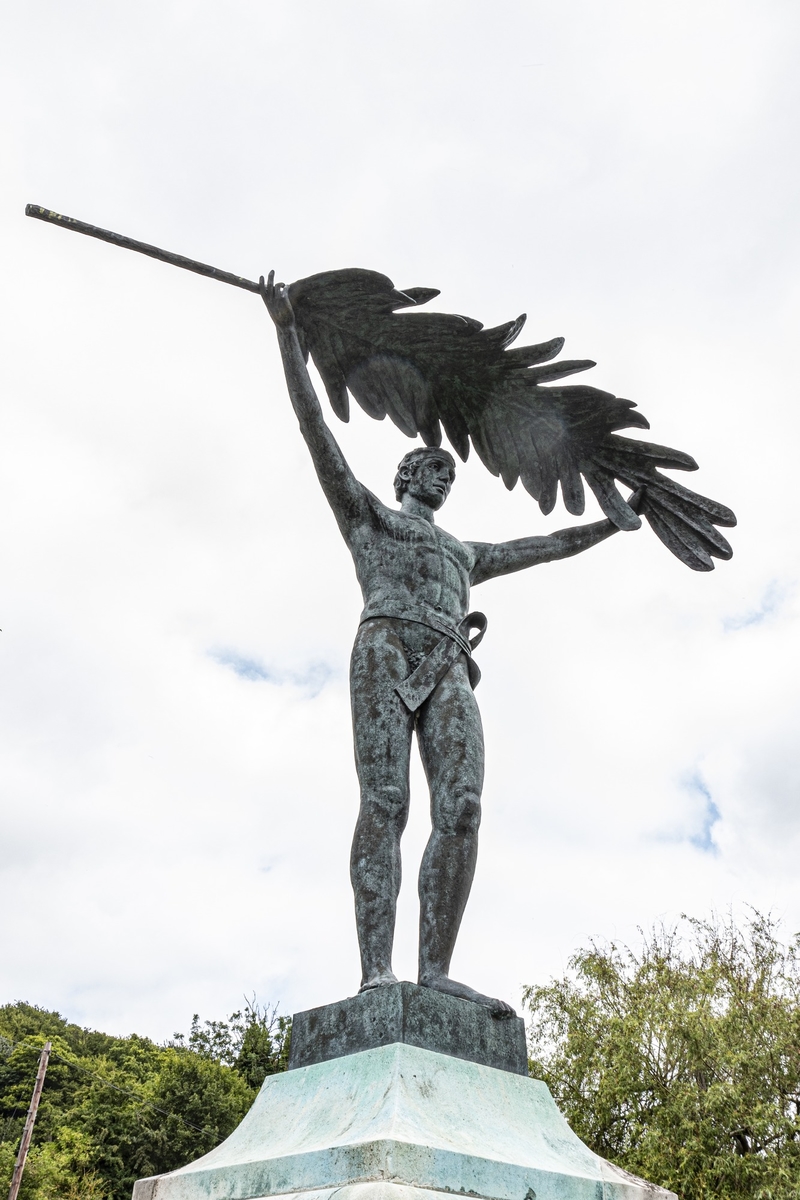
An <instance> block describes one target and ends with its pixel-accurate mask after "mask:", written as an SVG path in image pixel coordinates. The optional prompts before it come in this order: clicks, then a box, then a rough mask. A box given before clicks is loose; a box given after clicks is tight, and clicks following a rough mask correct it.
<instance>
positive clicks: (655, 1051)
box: [524, 912, 800, 1200]
mask: <svg viewBox="0 0 800 1200" xmlns="http://www.w3.org/2000/svg"><path fill="white" fill-rule="evenodd" d="M524 998H525V1003H526V1005H527V1007H528V1009H529V1012H530V1016H531V1027H530V1051H531V1070H532V1072H533V1074H534V1075H536V1076H538V1077H539V1078H541V1079H544V1080H545V1082H546V1083H547V1084H548V1086H549V1087H550V1090H551V1092H552V1093H553V1096H554V1098H555V1100H556V1102H557V1103H558V1105H559V1106H560V1107H561V1109H562V1111H563V1112H564V1114H565V1116H566V1118H567V1120H568V1121H569V1122H570V1124H571V1125H572V1127H573V1129H574V1130H575V1131H576V1133H577V1134H578V1135H579V1136H580V1137H581V1138H582V1139H583V1140H584V1141H585V1142H587V1143H588V1144H589V1145H590V1146H591V1147H592V1148H593V1149H594V1150H595V1151H596V1152H597V1153H598V1154H601V1155H603V1156H604V1157H605V1158H609V1159H611V1160H612V1161H613V1162H616V1163H618V1164H619V1165H620V1166H622V1167H624V1168H625V1169H626V1170H629V1171H632V1172H634V1173H635V1174H637V1175H641V1176H644V1177H645V1178H646V1179H649V1180H651V1181H652V1182H654V1183H658V1184H661V1185H662V1186H664V1187H668V1188H670V1189H672V1190H673V1191H675V1192H677V1193H678V1195H679V1196H681V1197H682V1200H706V1198H711V1197H714V1198H715V1200H738V1198H740V1197H741V1198H742V1200H744V1198H748V1200H749V1198H752V1200H797V1198H798V1197H800V943H798V940H797V939H795V940H794V941H793V943H792V944H791V945H790V946H788V947H787V946H784V945H782V944H781V943H780V942H779V941H778V939H777V937H776V930H775V925H774V923H773V922H772V920H771V919H770V918H769V917H764V916H762V915H761V914H759V913H757V912H752V914H751V917H750V919H749V920H748V921H747V922H746V923H745V926H744V928H743V929H738V928H737V927H736V925H735V924H734V922H733V920H732V919H731V918H728V919H719V918H714V919H713V920H711V921H699V920H689V919H687V918H684V925H683V936H681V934H680V933H679V931H678V930H677V929H672V930H670V929H664V928H657V929H655V930H654V931H653V932H652V933H650V934H649V935H648V936H646V937H645V938H644V943H643V946H642V949H641V951H639V952H634V951H633V950H631V949H629V948H627V947H621V946H617V945H615V944H613V943H612V944H609V945H605V946H601V945H596V944H592V945H590V947H589V948H588V949H584V950H581V951H579V952H578V953H577V954H576V955H575V956H574V957H573V959H572V960H571V962H570V964H569V972H568V974H567V975H566V976H565V977H564V978H563V979H560V980H554V981H552V982H551V983H549V984H547V985H546V986H543V987H529V988H527V989H526V990H525V997H524Z"/></svg>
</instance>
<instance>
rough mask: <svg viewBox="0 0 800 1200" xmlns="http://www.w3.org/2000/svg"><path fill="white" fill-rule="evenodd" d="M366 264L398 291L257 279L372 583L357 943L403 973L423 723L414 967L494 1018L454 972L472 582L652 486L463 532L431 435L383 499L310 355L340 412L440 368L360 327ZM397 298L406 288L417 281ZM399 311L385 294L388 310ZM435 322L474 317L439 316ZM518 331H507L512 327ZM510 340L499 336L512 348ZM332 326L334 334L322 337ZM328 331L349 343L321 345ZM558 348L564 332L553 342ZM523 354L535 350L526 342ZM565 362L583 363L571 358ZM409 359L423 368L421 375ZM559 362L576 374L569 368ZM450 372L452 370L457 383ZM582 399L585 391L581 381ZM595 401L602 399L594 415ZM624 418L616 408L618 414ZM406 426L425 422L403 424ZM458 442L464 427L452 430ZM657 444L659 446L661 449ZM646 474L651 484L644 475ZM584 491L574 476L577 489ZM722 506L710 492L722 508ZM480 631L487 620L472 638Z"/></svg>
mask: <svg viewBox="0 0 800 1200" xmlns="http://www.w3.org/2000/svg"><path fill="white" fill-rule="evenodd" d="M367 276H371V277H372V278H370V279H367V280H366V282H367V285H368V286H371V287H372V288H373V294H374V293H375V292H376V291H378V294H379V295H380V291H379V289H381V288H383V292H384V293H386V292H387V291H389V295H388V297H386V299H387V300H388V303H389V304H396V302H397V301H398V299H400V298H401V297H400V295H399V294H398V293H396V292H393V290H390V289H391V288H392V285H391V283H390V282H389V281H388V280H385V277H383V276H375V275H374V273H372V272H344V271H342V272H336V273H330V274H329V275H328V276H315V277H312V279H311V280H304V281H301V282H300V283H299V284H294V285H292V287H291V288H290V289H287V288H286V287H284V285H283V284H277V285H276V284H275V283H274V282H273V273H270V276H269V281H268V282H267V283H266V284H265V283H264V281H263V279H262V281H261V283H262V296H263V299H264V303H265V304H266V306H267V309H268V311H269V313H270V316H271V317H272V319H273V321H274V322H275V325H276V327H277V331H278V342H279V345H280V349H281V355H282V357H283V364H284V369H285V372H286V381H287V384H288V388H289V395H290V397H291V401H292V405H293V407H294V411H295V413H296V415H297V419H298V421H299V423H300V429H301V432H302V434H303V437H304V438H305V440H306V443H307V445H308V448H309V450H310V452H311V457H312V460H313V463H314V467H315V469H316V472H317V476H318V478H319V481H320V484H321V486H322V489H323V491H324V493H325V496H326V497H327V500H328V503H329V504H330V506H331V508H332V509H333V512H334V514H335V516H336V520H337V523H338V525H339V529H340V531H341V533H342V536H343V538H344V540H345V542H346V543H347V546H348V548H349V550H350V553H351V554H352V556H353V561H354V563H355V569H356V575H357V576H358V581H359V583H360V585H361V590H362V593H363V597H364V609H363V612H362V614H361V620H360V623H359V628H358V633H357V635H356V640H355V645H354V647H353V654H352V659H351V667H350V696H351V703H352V712H353V738H354V743H355V757H356V768H357V771H358V778H359V784H360V791H361V808H360V812H359V817H358V822H357V825H356V831H355V837H354V839H353V848H352V854H351V859H350V874H351V879H352V884H353V890H354V893H355V907H356V924H357V928H358V940H359V946H360V950H361V968H362V978H361V991H366V990H368V989H370V988H376V987H381V986H382V985H385V984H390V983H395V982H396V978H395V975H394V974H393V972H392V943H393V939H394V928H395V915H396V907H397V896H398V892H399V889H400V877H401V865H400V839H401V836H402V833H403V830H404V828H405V825H406V822H407V819H408V809H409V782H408V774H409V756H410V750H411V738H412V734H413V733H414V732H416V734H417V741H418V745H419V750H420V756H421V758H422V763H423V766H424V768H425V773H426V776H427V779H428V785H429V787H430V796H431V822H432V831H431V836H430V840H429V842H428V845H427V847H426V849H425V853H424V856H423V859H422V866H421V869H420V876H419V898H420V928H419V980H418V981H419V983H420V984H421V985H423V986H424V987H430V988H435V989H437V990H439V991H443V992H448V993H450V994H451V995H455V996H461V997H463V998H464V999H467V1000H472V1001H475V1002H477V1003H479V1004H483V1005H487V1006H488V1007H490V1008H491V1010H492V1011H493V1013H494V1014H495V1015H496V1016H498V1017H501V1016H508V1015H511V1013H512V1011H513V1010H512V1009H511V1008H510V1007H509V1005H507V1004H505V1003H504V1002H503V1001H500V1000H496V999H493V998H492V997H489V996H485V995H483V994H482V993H480V992H477V991H475V990H474V988H472V987H469V986H468V985H466V984H463V983H457V982H456V981H455V980H453V979H451V978H450V975H449V971H450V960H451V957H452V954H453V949H454V947H455V941H456V936H457V934H458V930H459V926H460V924H461V918H462V916H463V913H464V908H465V905H466V902H467V898H468V896H469V892H470V888H471V886H472V879H473V875H474V872H475V862H476V857H477V850H478V826H479V824H480V813H481V790H482V786H483V769H484V751H483V733H482V729H481V720H480V714H479V712H478V706H477V704H476V702H475V697H474V695H473V689H474V686H475V684H476V683H477V680H478V678H479V673H478V671H477V668H476V666H475V663H474V661H473V659H472V656H471V652H472V649H474V647H475V645H476V644H477V642H478V641H479V640H480V637H481V636H482V635H483V630H484V628H485V624H486V622H485V618H484V617H483V616H482V614H479V613H473V614H470V613H468V607H469V597H470V587H471V586H474V585H476V584H479V583H483V582H485V581H486V580H488V579H493V578H494V577H495V576H498V575H505V574H508V573H509V572H512V571H519V570H522V569H523V568H525V567H531V566H535V565H536V564H537V563H541V562H551V561H553V560H554V559H558V558H566V557H568V556H570V555H573V554H578V553H579V552H580V551H582V550H586V549H588V548H589V547H590V546H594V545H596V544H597V543H598V542H601V541H603V540H604V539H605V538H607V537H610V536H611V534H613V533H616V532H617V530H618V526H620V525H621V526H622V527H623V528H628V529H630V528H634V527H636V526H638V525H639V524H640V523H641V522H640V520H639V517H638V515H637V510H638V509H639V508H640V507H644V506H645V504H646V503H647V501H646V499H645V497H646V492H645V491H644V488H643V487H641V483H642V481H641V480H640V479H638V478H634V482H635V483H637V484H639V485H640V486H639V490H638V492H637V493H636V495H635V496H634V497H632V499H631V501H629V502H628V503H627V504H626V503H625V502H624V501H622V498H621V497H618V498H617V500H616V501H611V500H609V499H608V495H609V489H608V488H607V487H604V489H603V490H604V495H605V496H606V499H607V504H608V507H609V508H611V510H612V512H613V513H614V515H615V516H616V517H617V522H618V523H617V524H615V523H614V522H613V521H612V520H610V519H606V520H603V521H597V522H594V523H592V524H590V525H583V526H578V527H576V528H573V529H565V530H562V531H560V532H558V533H554V534H550V535H548V536H544V537H529V538H520V539H518V540H516V541H513V542H503V543H499V544H490V543H482V542H460V541H458V540H457V539H456V538H454V537H453V536H452V535H451V534H449V533H446V532H444V531H443V530H441V529H440V528H439V527H438V526H437V525H436V523H435V518H434V514H435V513H436V512H437V511H438V510H439V509H440V508H441V507H442V505H443V504H444V502H445V500H446V499H447V496H448V494H449V492H450V488H451V487H452V484H453V480H454V478H455V461H454V459H453V458H452V456H451V455H450V454H449V453H447V451H445V450H442V449H440V448H438V447H437V446H436V445H433V446H429V447H423V448H417V449H415V450H412V451H410V453H408V454H407V455H406V456H405V457H404V458H403V460H402V462H401V463H400V465H399V467H398V470H397V476H396V478H395V481H394V483H395V495H396V498H397V500H399V501H400V510H399V511H397V510H395V509H391V508H388V507H387V506H386V505H385V504H383V503H382V502H381V501H380V500H379V499H378V498H377V497H376V496H374V495H373V494H372V493H371V492H370V491H368V490H367V488H365V487H364V485H363V484H361V483H359V481H358V480H357V479H356V478H355V477H354V475H353V473H352V471H351V470H350V467H349V466H348V464H347V462H346V460H345V458H344V456H343V454H342V451H341V449H340V448H339V445H338V443H337V442H336V439H335V438H334V437H333V434H332V433H331V431H330V429H329V428H328V426H327V425H326V423H325V421H324V418H323V415H322V410H321V408H320V404H319V400H318V399H317V396H316V394H315V392H314V389H313V386H312V384H311V380H310V378H309V375H308V371H307V369H306V363H305V357H306V355H307V353H308V350H309V348H310V351H311V353H312V354H313V355H314V357H315V360H316V361H317V363H318V365H320V367H321V369H322V366H323V364H324V367H325V368H326V370H323V378H324V379H325V382H326V384H328V390H329V393H331V392H333V394H332V396H331V398H332V400H334V402H335V403H336V404H337V406H338V409H339V412H340V415H342V416H346V415H347V411H346V407H345V406H346V403H347V389H349V390H351V391H353V392H354V393H355V395H356V397H357V399H359V401H360V402H361V403H362V404H363V405H364V406H365V407H367V409H368V411H370V409H372V408H374V407H376V406H378V405H379V404H381V402H382V401H383V403H384V404H386V397H387V395H388V396H390V397H391V399H392V401H393V407H394V410H395V412H393V414H392V415H395V413H396V412H397V410H398V409H399V407H400V405H401V404H402V403H403V402H404V401H405V403H406V405H407V406H408V407H411V406H412V405H413V403H414V398H415V397H414V391H413V389H414V388H416V392H417V397H418V396H419V394H420V392H422V391H423V389H424V388H425V387H426V386H428V379H429V376H428V378H426V375H425V374H424V373H423V372H422V371H420V370H419V368H418V367H414V366H413V365H412V364H411V361H410V360H411V357H412V356H411V353H407V354H406V355H404V356H403V357H402V358H400V357H399V356H397V361H396V362H393V361H392V359H391V358H390V357H389V355H388V354H387V353H386V352H385V351H386V342H387V340H388V339H386V338H385V337H384V338H383V339H382V341H380V340H379V338H380V334H379V333H378V332H377V331H376V330H375V329H374V328H373V329H371V330H370V331H369V334H368V336H366V337H365V336H363V335H364V324H365V322H364V310H365V309H367V311H368V308H367V304H365V303H364V300H365V297H364V288H363V284H364V281H365V277H367ZM375 281H377V288H376V286H375ZM382 281H385V284H387V285H388V289H387V288H386V287H385V286H384V284H383V283H382ZM353 285H355V286H353ZM348 287H349V288H350V293H351V299H352V294H353V292H354V291H355V292H356V293H357V295H356V302H355V303H356V305H357V306H358V307H357V308H356V312H355V313H352V312H351V314H348V313H347V311H346V309H347V305H346V303H343V298H342V294H341V293H342V292H343V291H344V290H345V289H346V288H348ZM359 292H360V294H358V293H359ZM337 293H338V294H337ZM320 294H321V296H322V297H323V298H324V299H323V302H322V303H320V300H319V296H320ZM429 294H430V293H427V294H426V295H425V298H427V295H429ZM295 295H297V297H298V299H297V301H295V303H296V306H297V307H298V309H299V310H300V312H301V314H302V315H303V317H305V323H304V325H301V326H300V329H299V330H298V324H297V322H296V318H295V312H294V308H293V301H294V297H295ZM402 299H404V300H406V301H407V302H408V293H405V294H403V295H402ZM332 307H333V312H331V311H330V310H331V308H332ZM343 310H344V311H343ZM390 311H391V309H389V308H388V307H386V306H384V314H381V315H382V316H383V320H384V323H385V321H386V313H387V312H390ZM348 315H350V322H349V323H348V321H347V316H348ZM326 317H327V318H328V319H327V320H326ZM359 317H360V318H361V320H360V321H359V320H358V318H359ZM432 320H433V321H435V322H436V321H439V322H440V321H442V320H445V321H448V320H449V321H452V320H456V321H462V320H463V319H462V318H448V317H441V316H438V315H436V316H434V317H433V318H432ZM464 324H465V325H466V327H467V330H468V331H470V332H473V333H477V332H478V331H479V330H480V326H477V323H476V322H475V323H472V328H471V329H470V326H469V325H467V323H466V321H464ZM476 326H477V328H475V327H476ZM320 330H321V335H320ZM459 332H460V331H459ZM410 333H413V335H414V336H419V331H418V330H416V329H413V327H412V329H411V330H408V329H407V330H397V335H398V337H402V336H405V337H406V338H407V339H408V338H409V334H410ZM507 333H508V330H504V331H503V338H505V337H507ZM422 337H423V338H424V333H423V335H422ZM301 338H302V339H303V343H304V344H303V345H301V340H300V339H301ZM503 338H500V337H496V338H495V339H494V340H495V342H497V343H500V346H501V347H502V345H503V344H504V342H503ZM324 339H327V341H328V345H327V346H324V348H323V349H322V350H320V345H321V343H323V341H324ZM348 339H350V343H351V344H352V345H354V346H355V354H356V357H357V361H356V363H355V364H353V363H348V361H347V354H348ZM441 341H442V339H441V338H440V339H439V340H438V341H437V340H436V338H435V331H434V337H433V338H431V341H430V345H431V354H432V355H433V356H443V354H444V348H443V347H442V344H441ZM337 342H338V346H337ZM376 342H377V343H378V346H379V347H380V352H378V353H376V352H375V344H376ZM331 344H332V345H333V346H335V347H336V348H337V349H338V350H339V354H338V356H335V355H334V354H333V353H331V354H328V355H327V357H326V351H327V350H328V349H329V346H330V345H331ZM424 344H425V342H424V341H423V345H424ZM406 345H408V341H407V342H406ZM552 348H553V344H552V343H551V344H550V349H551V350H552ZM395 349H396V347H395ZM558 349H560V345H559V346H557V347H556V352H557V350H558ZM304 351H305V353H304ZM523 353H524V354H525V356H526V358H530V351H528V352H523ZM320 360H321V361H320ZM587 365H593V364H585V363H581V364H579V366H580V367H581V368H582V367H584V366H587ZM566 366H567V367H571V368H572V369H576V364H574V363H572V364H566ZM471 369H472V379H473V380H474V377H475V375H476V374H477V373H478V372H477V370H476V365H475V363H474V357H473V363H472V365H471ZM414 371H416V374H412V372H414ZM562 372H563V373H566V371H563V368H562ZM337 376H338V378H337ZM452 378H453V377H452V375H449V376H448V377H447V381H448V383H449V385H450V386H452ZM330 379H332V380H333V386H331V384H329V380H330ZM409 379H410V381H411V387H409V386H408V380H409ZM337 384H338V385H339V386H337ZM587 390H588V391H593V389H587ZM565 391H566V389H565ZM431 393H432V389H430V388H429V399H428V403H427V409H426V412H427V414H428V416H427V420H428V427H427V429H426V431H425V432H426V433H427V434H428V440H430V441H433V442H436V441H438V440H440V436H441V435H439V436H438V438H437V435H436V431H435V430H434V431H432V422H433V421H434V420H435V412H436V410H434V409H433V405H432V403H431V400H432V395H431ZM601 395H603V396H604V395H605V394H604V393H601ZM409 398H410V400H409ZM580 400H581V402H582V403H584V404H585V400H586V398H585V397H584V396H583V395H581V397H580ZM609 400H610V401H612V402H613V404H614V405H615V406H616V407H617V408H618V409H621V410H622V412H625V411H626V409H628V408H630V404H629V402H627V401H618V400H616V399H615V398H614V397H609ZM386 407H387V408H388V404H387V405H386ZM596 410H597V405H596V404H595V413H594V415H595V419H596V418H597V412H596ZM373 415H379V414H376V413H374V412H373ZM401 415H403V416H405V415H406V414H405V413H402V412H401ZM614 419H615V420H618V419H619V417H618V415H617V414H615V417H614ZM398 423H400V422H399V421H398ZM401 427H402V426H401ZM406 432H416V430H410V429H408V428H407V429H406ZM470 432H472V431H470ZM473 439H474V433H473ZM451 440H455V439H453V438H452V436H451ZM620 440H621V439H620ZM632 445H634V446H637V447H641V446H645V452H647V451H652V449H653V448H651V447H647V446H646V445H645V444H644V443H632ZM465 449H468V445H467V446H466V447H465ZM513 449H514V448H513V447H512V450H513ZM658 451H659V452H658V456H657V457H658V459H659V460H660V461H663V460H664V458H665V457H669V458H670V461H671V465H675V460H676V459H677V458H678V456H677V454H676V453H675V452H673V451H661V450H660V448H658ZM650 457H656V456H655V455H653V454H652V453H651V455H650ZM680 465H684V466H685V465H687V463H686V457H685V456H680ZM632 470H635V467H634V468H632ZM600 472H601V468H600V467H599V466H598V467H596V468H595V474H594V478H598V477H599V476H600ZM631 478H633V476H632V475H631ZM647 478H648V482H650V476H649V475H648V477H647ZM579 482H580V477H579V476H578V483H579ZM667 482H669V481H667ZM563 487H564V484H563V479H562V488H563ZM574 490H575V489H574V485H573V495H574ZM553 491H554V487H553ZM615 496H616V493H615ZM553 499H554V496H553ZM581 500H582V497H581ZM708 503H711V502H708ZM550 507H552V504H550ZM581 507H582V503H581ZM718 507H719V506H714V508H715V512H714V515H715V516H717V517H719V515H720V514H719V511H717V510H718ZM725 515H727V514H725ZM712 530H713V527H712ZM723 543H724V539H722V538H721V536H720V535H719V534H717V531H716V530H713V536H712V537H711V538H709V539H708V540H707V543H706V546H707V548H708V550H709V552H711V553H717V554H720V555H725V556H727V554H729V552H730V551H729V548H728V547H727V543H724V545H723ZM705 548H706V547H703V549H705ZM692 554H693V555H696V554H698V548H696V547H694V546H693V547H692ZM706 557H708V556H707V555H706ZM709 561H710V560H709ZM691 565H694V563H692V564H691ZM703 565H705V563H704V564H703ZM471 629H477V630H478V631H479V632H478V635H477V637H475V638H473V639H472V640H470V638H469V632H470V630H471Z"/></svg>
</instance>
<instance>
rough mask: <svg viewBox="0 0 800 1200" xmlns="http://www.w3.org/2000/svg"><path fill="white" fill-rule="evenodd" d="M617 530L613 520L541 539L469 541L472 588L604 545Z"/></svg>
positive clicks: (634, 504)
mask: <svg viewBox="0 0 800 1200" xmlns="http://www.w3.org/2000/svg"><path fill="white" fill-rule="evenodd" d="M643 496H644V488H640V489H639V490H638V491H637V492H635V493H634V495H633V496H631V498H630V500H629V501H628V504H629V505H630V507H631V508H632V509H633V511H634V512H638V511H639V509H640V508H641V505H642V500H643ZM614 533H619V529H618V528H617V526H616V525H615V524H614V523H613V522H612V521H608V520H606V521H593V522H592V523H591V524H590V525H575V526H573V527H572V528H571V529H559V530H557V531H556V532H555V533H548V534H545V535H544V536H540V537H527V538H517V539H516V540H515V541H513V542H470V543H469V545H470V546H471V547H472V549H473V550H474V551H475V566H474V567H473V568H472V572H471V574H470V583H471V584H472V585H473V587H474V586H475V585H476V584H478V583H485V582H486V580H487V579H494V578H495V576H497V575H510V574H511V573H512V572H513V571H524V570H525V568H526V567H535V566H537V565H538V564H539V563H546V562H554V561H555V560H556V559H558V558H571V557H572V555H573V554H580V553H581V551H582V550H588V549H589V547H590V546H596V545H597V544H598V542H604V541H605V540H606V538H608V537H611V535H612V534H614Z"/></svg>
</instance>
